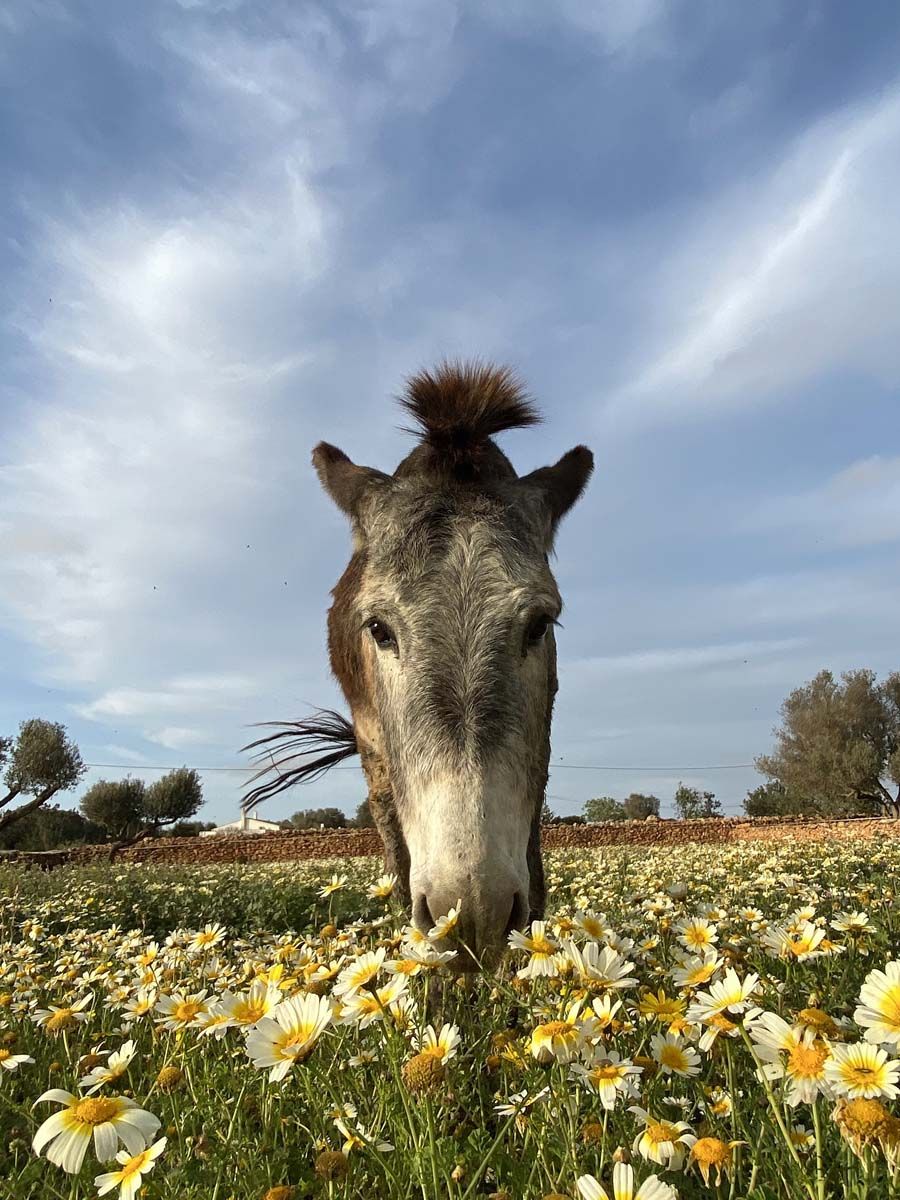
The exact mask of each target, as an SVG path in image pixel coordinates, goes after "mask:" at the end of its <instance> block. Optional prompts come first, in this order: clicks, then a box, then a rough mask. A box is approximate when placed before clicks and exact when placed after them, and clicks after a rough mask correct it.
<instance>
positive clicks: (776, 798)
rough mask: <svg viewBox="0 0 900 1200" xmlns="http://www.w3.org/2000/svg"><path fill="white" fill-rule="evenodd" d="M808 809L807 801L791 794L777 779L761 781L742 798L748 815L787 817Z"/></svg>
mask: <svg viewBox="0 0 900 1200" xmlns="http://www.w3.org/2000/svg"><path fill="white" fill-rule="evenodd" d="M809 811H810V805H809V803H808V801H806V800H802V799H801V798H799V797H797V796H793V795H791V793H790V792H789V791H788V790H787V789H786V788H785V787H784V785H783V784H781V783H779V782H778V780H777V779H771V780H769V782H768V783H761V784H760V785H759V787H755V788H753V789H752V790H751V791H749V792H748V793H747V795H746V797H745V798H744V812H745V813H746V814H747V816H748V817H789V816H796V815H798V814H800V813H806V812H809Z"/></svg>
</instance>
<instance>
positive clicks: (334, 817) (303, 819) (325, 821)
mask: <svg viewBox="0 0 900 1200" xmlns="http://www.w3.org/2000/svg"><path fill="white" fill-rule="evenodd" d="M290 823H291V825H292V826H293V827H294V829H318V828H319V827H320V826H322V825H324V826H325V828H326V829H345V828H346V826H347V823H348V822H347V814H346V813H345V812H342V811H341V809H339V808H304V809H301V810H300V812H295V813H294V814H293V815H292V816H291V819H290Z"/></svg>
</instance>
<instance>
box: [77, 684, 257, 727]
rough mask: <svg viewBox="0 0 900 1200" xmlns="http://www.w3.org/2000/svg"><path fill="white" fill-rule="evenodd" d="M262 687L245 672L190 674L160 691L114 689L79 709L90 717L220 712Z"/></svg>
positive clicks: (82, 713)
mask: <svg viewBox="0 0 900 1200" xmlns="http://www.w3.org/2000/svg"><path fill="white" fill-rule="evenodd" d="M258 686H259V685H258V681H257V680H256V679H253V678H251V677H245V676H242V675H218V676H216V675H208V676H196V677H190V676H188V677H184V678H180V679H172V680H170V681H168V683H167V684H166V686H165V687H164V688H163V689H161V690H159V691H142V690H140V689H139V688H128V687H123V688H113V689H111V690H110V691H107V692H104V693H103V695H101V696H99V697H98V698H97V699H96V700H92V701H91V702H90V703H89V704H84V705H81V706H80V707H79V709H78V712H79V713H80V714H81V716H83V717H88V718H90V719H100V718H106V717H113V718H115V717H149V716H157V715H160V714H163V713H173V712H174V713H177V712H184V711H191V710H193V711H198V710H199V711H201V712H210V711H212V712H216V711H219V710H221V709H228V708H231V707H232V706H234V704H235V703H236V702H239V701H241V700H244V699H245V698H246V697H248V696H252V695H254V693H255V692H256V689H257V687H258ZM153 740H156V741H158V740H159V738H154V739H153Z"/></svg>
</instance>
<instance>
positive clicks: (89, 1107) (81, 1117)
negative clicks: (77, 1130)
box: [73, 1096, 119, 1125]
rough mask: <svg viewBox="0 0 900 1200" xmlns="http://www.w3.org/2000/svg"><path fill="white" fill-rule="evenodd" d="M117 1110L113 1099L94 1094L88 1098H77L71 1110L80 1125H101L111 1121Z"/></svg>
mask: <svg viewBox="0 0 900 1200" xmlns="http://www.w3.org/2000/svg"><path fill="white" fill-rule="evenodd" d="M118 1112H119V1105H118V1104H117V1103H116V1101H115V1100H109V1099H108V1098H107V1097H106V1096H94V1097H91V1098H90V1099H89V1100H79V1102H78V1103H77V1104H76V1105H75V1108H74V1110H73V1115H74V1117H75V1119H76V1120H77V1121H80V1122H81V1123H82V1125H103V1124H105V1123H106V1122H107V1121H111V1120H112V1118H113V1117H114V1116H116V1115H117V1114H118Z"/></svg>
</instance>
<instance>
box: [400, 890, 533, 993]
mask: <svg viewBox="0 0 900 1200" xmlns="http://www.w3.org/2000/svg"><path fill="white" fill-rule="evenodd" d="M454 909H458V916H457V917H456V921H455V924H454V925H453V927H452V929H448V930H447V932H446V935H445V939H442V940H441V942H440V943H439V944H440V945H444V944H445V942H446V944H447V945H448V947H449V946H451V945H453V946H455V947H456V948H457V949H458V951H459V959H458V966H459V967H460V968H462V969H464V970H467V969H471V970H474V969H475V968H476V967H477V966H478V965H479V964H480V963H482V962H483V961H484V959H485V958H487V959H493V958H495V957H496V956H497V954H498V953H499V952H500V951H501V950H502V949H503V947H504V946H505V945H506V941H507V938H508V937H509V933H510V931H511V930H513V929H521V928H522V927H523V926H524V925H525V924H526V922H527V920H528V883H527V880H519V879H515V878H512V877H510V878H504V877H500V878H495V879H491V880H490V882H484V883H477V882H473V881H472V880H470V879H466V880H460V881H457V882H454V881H453V880H448V881H446V882H443V881H442V882H440V883H437V882H436V883H434V884H430V885H427V886H425V887H423V888H421V889H420V890H419V891H418V893H417V894H416V896H415V898H414V901H413V921H414V923H415V925H416V927H417V928H418V929H420V930H421V931H422V932H423V933H428V932H429V931H431V930H432V929H434V928H435V926H437V927H438V929H439V930H440V929H441V927H442V926H443V925H445V924H447V922H446V921H443V922H442V918H446V917H447V916H448V914H450V913H451V912H452V910H454Z"/></svg>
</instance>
